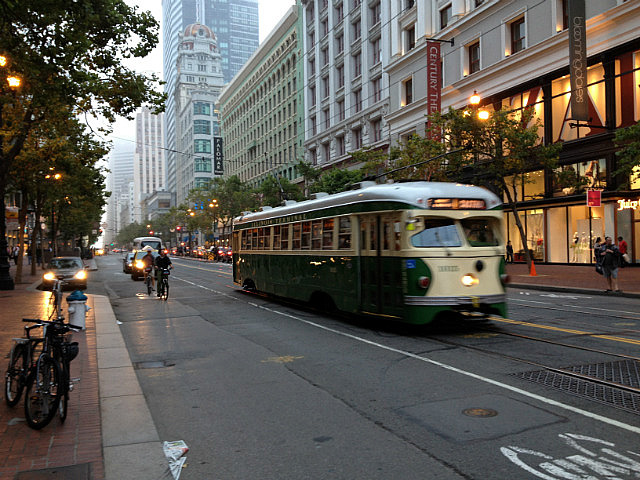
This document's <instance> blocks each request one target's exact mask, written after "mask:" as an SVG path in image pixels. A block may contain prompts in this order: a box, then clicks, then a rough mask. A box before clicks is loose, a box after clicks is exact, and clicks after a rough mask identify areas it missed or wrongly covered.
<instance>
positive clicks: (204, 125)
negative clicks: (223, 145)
mask: <svg viewBox="0 0 640 480" xmlns="http://www.w3.org/2000/svg"><path fill="white" fill-rule="evenodd" d="M193 134H194V135H211V122H210V121H209V120H194V122H193Z"/></svg>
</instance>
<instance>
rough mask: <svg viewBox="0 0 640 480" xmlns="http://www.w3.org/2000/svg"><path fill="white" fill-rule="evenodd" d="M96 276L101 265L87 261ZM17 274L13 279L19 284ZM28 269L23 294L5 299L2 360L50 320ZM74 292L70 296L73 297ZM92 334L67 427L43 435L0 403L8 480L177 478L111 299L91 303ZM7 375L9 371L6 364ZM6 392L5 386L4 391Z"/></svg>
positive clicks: (3, 295) (1, 469)
mask: <svg viewBox="0 0 640 480" xmlns="http://www.w3.org/2000/svg"><path fill="white" fill-rule="evenodd" d="M86 263H88V264H89V269H90V270H96V269H97V266H96V263H95V260H89V261H86ZM15 268H16V267H15V266H14V265H12V266H11V269H10V274H11V276H12V278H14V279H15ZM30 269H31V267H30V265H27V264H26V262H25V264H24V271H23V278H22V282H21V283H16V286H15V290H10V291H0V310H1V311H3V315H2V319H1V320H0V328H1V330H0V332H1V333H0V352H1V354H2V355H3V356H6V355H7V352H9V350H10V349H11V344H12V341H11V339H12V338H14V337H21V336H22V334H23V323H22V322H21V319H22V318H47V317H48V306H49V296H50V292H44V291H39V290H37V289H36V287H37V286H38V285H39V283H40V278H41V275H42V270H41V269H40V268H38V269H37V272H36V275H35V276H32V275H31V274H30V273H31V271H30ZM68 293H70V292H65V295H66V294H68ZM87 296H88V297H89V299H88V301H87V305H89V306H90V307H91V310H89V312H88V313H87V317H86V330H85V331H83V332H76V333H74V334H73V339H74V340H75V341H77V342H78V343H79V347H80V353H79V355H78V357H77V358H76V359H74V360H73V362H72V363H71V378H72V379H78V380H77V381H76V382H75V384H74V389H73V391H72V392H71V393H70V398H69V413H68V416H67V420H66V421H65V423H64V424H61V423H60V419H59V418H58V417H57V416H56V417H55V418H54V419H53V420H52V421H51V423H50V424H49V425H47V426H46V427H45V428H43V429H42V430H40V431H36V430H32V429H31V428H29V427H28V426H27V424H26V422H25V421H24V406H23V400H22V399H21V400H20V402H19V403H18V405H16V406H15V407H13V408H10V407H8V406H7V405H6V403H5V402H4V394H3V398H2V400H0V479H4V478H6V479H16V480H41V479H42V480H44V479H65V480H129V479H130V480H134V479H135V480H142V479H147V478H148V479H154V480H156V479H159V480H160V479H165V478H166V479H169V478H172V477H171V475H170V473H169V470H168V463H167V461H166V459H165V457H164V455H163V452H162V444H161V442H160V439H159V437H158V433H157V431H156V429H155V425H154V423H153V419H152V418H151V414H150V412H149V410H148V408H147V404H146V400H145V399H144V395H143V394H142V390H141V389H140V386H139V384H138V381H137V377H136V374H135V372H134V370H133V366H132V364H131V360H130V358H129V354H128V351H127V349H126V346H125V344H124V340H123V338H122V334H121V333H120V329H119V327H118V325H117V322H116V318H115V315H114V314H113V311H112V309H111V304H110V302H109V299H108V298H107V297H104V296H101V295H90V294H87ZM2 365H3V370H2V372H3V373H4V368H5V367H6V360H5V363H3V364H2ZM2 388H4V382H3V387H2Z"/></svg>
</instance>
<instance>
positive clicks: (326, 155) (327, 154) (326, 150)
mask: <svg viewBox="0 0 640 480" xmlns="http://www.w3.org/2000/svg"><path fill="white" fill-rule="evenodd" d="M322 153H323V155H322V156H323V160H324V161H325V163H329V161H330V160H331V145H330V144H329V143H325V144H323V145H322Z"/></svg>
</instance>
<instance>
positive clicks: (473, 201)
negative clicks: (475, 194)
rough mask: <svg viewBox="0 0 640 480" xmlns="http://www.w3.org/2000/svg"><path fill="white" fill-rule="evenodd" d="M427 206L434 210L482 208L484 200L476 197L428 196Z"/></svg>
mask: <svg viewBox="0 0 640 480" xmlns="http://www.w3.org/2000/svg"><path fill="white" fill-rule="evenodd" d="M428 205H429V208H432V209H434V210H438V209H441V210H484V209H485V208H487V205H486V204H485V202H484V200H480V199H477V198H430V199H429V201H428Z"/></svg>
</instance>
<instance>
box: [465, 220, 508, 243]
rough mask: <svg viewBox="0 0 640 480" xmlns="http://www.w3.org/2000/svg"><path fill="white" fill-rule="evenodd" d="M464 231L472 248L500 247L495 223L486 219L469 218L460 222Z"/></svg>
mask: <svg viewBox="0 0 640 480" xmlns="http://www.w3.org/2000/svg"><path fill="white" fill-rule="evenodd" d="M460 223H461V224H462V229H463V230H464V234H465V236H466V237H467V241H468V242H469V245H471V246H472V247H492V246H496V245H498V243H499V242H498V237H497V236H496V234H495V229H494V228H493V222H491V221H490V220H488V219H486V218H467V219H464V220H460Z"/></svg>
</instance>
